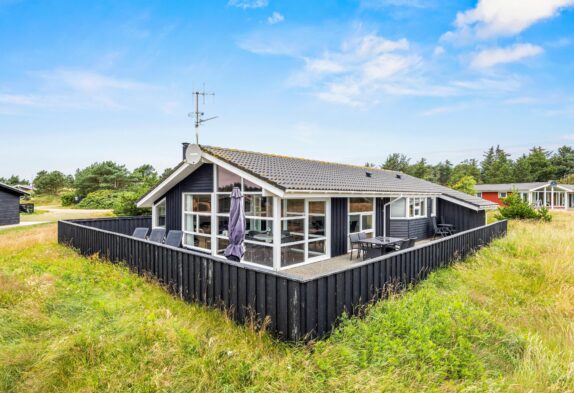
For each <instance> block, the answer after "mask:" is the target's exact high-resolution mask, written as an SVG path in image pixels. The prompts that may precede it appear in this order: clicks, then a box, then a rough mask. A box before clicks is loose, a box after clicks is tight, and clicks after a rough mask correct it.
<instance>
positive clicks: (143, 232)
mask: <svg viewBox="0 0 574 393" xmlns="http://www.w3.org/2000/svg"><path fill="white" fill-rule="evenodd" d="M148 232H149V228H145V227H139V228H136V229H134V233H133V234H132V237H135V238H137V239H145V238H146V237H147V233H148Z"/></svg>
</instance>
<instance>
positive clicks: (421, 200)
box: [407, 197, 428, 218]
mask: <svg viewBox="0 0 574 393" xmlns="http://www.w3.org/2000/svg"><path fill="white" fill-rule="evenodd" d="M411 203H412V204H413V214H412V215H411ZM427 203H428V200H427V198H426V197H410V198H408V207H407V215H408V217H409V218H427V217H428V206H427ZM417 210H418V213H417Z"/></svg>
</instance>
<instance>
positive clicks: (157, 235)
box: [148, 228, 165, 243]
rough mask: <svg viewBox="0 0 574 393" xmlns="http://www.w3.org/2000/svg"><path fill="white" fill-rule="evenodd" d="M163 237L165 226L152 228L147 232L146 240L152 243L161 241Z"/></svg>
mask: <svg viewBox="0 0 574 393" xmlns="http://www.w3.org/2000/svg"><path fill="white" fill-rule="evenodd" d="M164 237H165V228H153V229H152V230H151V233H150V234H149V237H148V240H149V241H150V242H154V243H162V242H163V238H164Z"/></svg>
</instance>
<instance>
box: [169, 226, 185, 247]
mask: <svg viewBox="0 0 574 393" xmlns="http://www.w3.org/2000/svg"><path fill="white" fill-rule="evenodd" d="M182 238H183V232H182V231H177V230H173V231H169V232H168V234H167V236H166V238H165V245H166V246H172V247H178V248H179V247H181V239H182Z"/></svg>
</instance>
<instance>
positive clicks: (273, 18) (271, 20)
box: [267, 11, 285, 25]
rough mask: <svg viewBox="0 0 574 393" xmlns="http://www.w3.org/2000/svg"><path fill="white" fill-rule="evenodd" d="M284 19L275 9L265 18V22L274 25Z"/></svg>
mask: <svg viewBox="0 0 574 393" xmlns="http://www.w3.org/2000/svg"><path fill="white" fill-rule="evenodd" d="M284 20H285V17H284V16H283V15H281V14H280V13H279V12H277V11H275V12H274V13H272V14H271V16H270V17H268V18H267V23H269V24H270V25H274V24H276V23H280V22H283V21H284Z"/></svg>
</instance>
